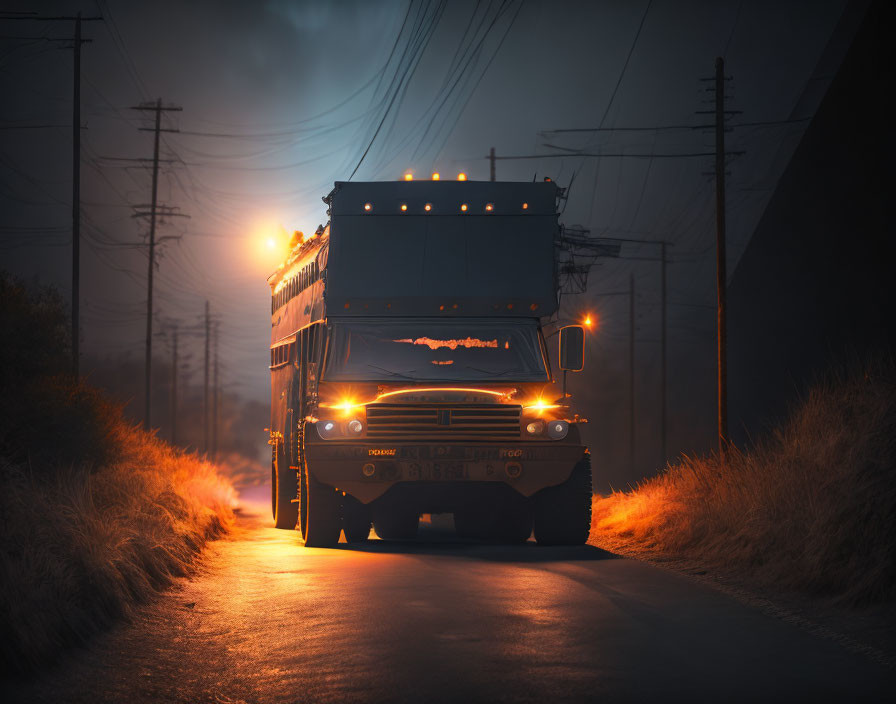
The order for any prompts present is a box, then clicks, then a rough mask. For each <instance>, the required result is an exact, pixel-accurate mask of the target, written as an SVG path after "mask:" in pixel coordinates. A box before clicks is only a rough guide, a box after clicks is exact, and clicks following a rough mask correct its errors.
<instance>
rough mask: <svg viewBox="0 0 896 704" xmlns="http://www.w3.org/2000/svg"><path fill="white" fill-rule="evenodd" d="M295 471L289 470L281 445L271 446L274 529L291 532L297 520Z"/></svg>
mask: <svg viewBox="0 0 896 704" xmlns="http://www.w3.org/2000/svg"><path fill="white" fill-rule="evenodd" d="M296 479H297V478H296V471H295V470H294V469H290V468H289V462H288V461H287V459H286V453H285V452H283V445H282V443H279V442H278V443H276V444H274V445H272V446H271V513H272V514H273V516H274V527H275V528H281V529H283V530H293V529H294V528H295V527H296V522H297V521H298V519H299V505H298V503H294V502H293V499H295V498H297V496H298V494H297V491H296V489H297V486H296Z"/></svg>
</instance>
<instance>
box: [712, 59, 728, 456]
mask: <svg viewBox="0 0 896 704" xmlns="http://www.w3.org/2000/svg"><path fill="white" fill-rule="evenodd" d="M715 85H716V125H715V126H716V277H717V278H716V286H717V289H718V332H717V337H718V372H719V378H718V392H719V398H718V411H719V455H720V456H722V457H724V456H725V455H726V453H727V450H728V349H727V335H728V331H727V320H726V316H727V300H726V299H727V297H726V287H727V283H728V275H727V265H726V258H725V257H726V255H725V61H724V59H722V57H717V58H716V80H715Z"/></svg>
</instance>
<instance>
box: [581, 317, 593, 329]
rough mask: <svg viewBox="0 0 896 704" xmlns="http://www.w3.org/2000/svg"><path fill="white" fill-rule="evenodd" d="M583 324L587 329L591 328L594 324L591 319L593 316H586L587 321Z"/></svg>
mask: <svg viewBox="0 0 896 704" xmlns="http://www.w3.org/2000/svg"><path fill="white" fill-rule="evenodd" d="M582 324H583V325H584V326H585V327H586V328H590V327H591V326H592V325H593V324H594V321H593V320H592V319H591V315H586V316H585V320H583V321H582Z"/></svg>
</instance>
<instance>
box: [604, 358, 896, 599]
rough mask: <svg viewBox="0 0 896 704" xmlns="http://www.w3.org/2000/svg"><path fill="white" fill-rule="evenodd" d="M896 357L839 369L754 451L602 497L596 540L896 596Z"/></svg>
mask: <svg viewBox="0 0 896 704" xmlns="http://www.w3.org/2000/svg"><path fill="white" fill-rule="evenodd" d="M894 480H896V364H894V362H893V360H892V359H888V360H886V361H883V362H881V361H878V362H876V363H874V364H869V365H866V366H865V368H864V369H862V370H861V371H859V372H855V373H851V374H841V375H837V376H835V377H834V376H832V378H830V379H828V380H827V381H825V382H824V383H822V384H820V385H818V386H817V387H816V388H814V389H813V390H812V391H811V392H810V393H809V394H808V396H807V397H806V398H805V399H803V400H802V402H801V403H800V404H799V405H798V407H796V408H795V409H794V411H793V413H792V414H791V417H790V418H789V420H788V421H787V422H786V423H785V424H784V425H783V426H782V427H781V428H780V429H778V430H777V431H776V432H774V433H773V434H772V435H771V437H769V438H767V439H765V440H764V441H762V442H760V443H758V444H757V445H756V446H755V447H754V448H753V449H751V450H750V451H749V452H744V453H740V452H736V451H735V452H732V453H730V454H729V457H728V459H727V462H720V460H719V458H718V457H717V456H711V457H706V458H688V457H684V458H682V460H681V462H680V463H679V464H677V465H675V466H670V467H668V468H667V469H666V471H665V472H663V473H662V474H661V475H659V476H657V477H655V478H653V479H650V480H647V481H645V482H643V483H642V484H640V485H639V486H638V487H636V488H635V489H634V490H633V491H628V492H617V493H613V494H611V495H610V496H606V497H595V499H594V513H593V518H592V532H591V542H593V543H595V544H597V545H600V546H601V547H605V548H609V549H615V550H619V551H622V552H627V553H629V554H634V555H643V556H645V557H651V558H669V557H673V558H683V559H686V560H689V561H691V562H696V563H698V564H702V565H704V566H706V567H708V568H717V569H722V570H725V571H727V572H728V573H729V574H734V575H737V576H738V577H740V578H743V579H745V580H746V581H750V582H753V583H757V584H760V585H764V586H768V587H773V588H776V589H784V590H794V591H799V592H803V593H807V594H812V595H817V596H826V597H833V598H834V599H835V600H836V601H837V602H839V603H842V604H860V603H875V602H883V601H888V600H893V599H894V597H896V481H894Z"/></svg>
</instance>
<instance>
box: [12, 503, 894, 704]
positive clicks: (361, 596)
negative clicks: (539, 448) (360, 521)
mask: <svg viewBox="0 0 896 704" xmlns="http://www.w3.org/2000/svg"><path fill="white" fill-rule="evenodd" d="M257 508H258V509H259V510H260V507H257ZM239 529H240V530H239V533H238V534H237V535H236V536H235V537H234V538H233V539H230V540H224V541H219V542H217V543H215V544H213V545H212V546H211V547H210V548H209V550H208V551H207V555H206V558H205V560H204V561H203V566H202V569H201V572H200V573H199V574H197V575H196V576H195V577H194V578H192V579H190V580H185V581H184V583H183V584H182V585H181V586H179V587H177V588H176V589H174V590H171V591H170V592H168V593H167V594H165V595H164V596H162V597H161V598H160V599H159V600H158V601H156V602H155V603H154V604H152V605H151V606H149V607H147V608H145V609H143V610H142V611H141V612H140V614H139V615H138V616H137V617H136V618H135V619H134V620H133V621H132V622H131V623H129V624H122V625H121V626H119V627H116V628H115V629H113V630H112V631H111V632H109V633H107V634H105V635H103V636H101V637H99V638H98V639H96V641H95V642H94V643H93V644H92V645H91V646H90V647H89V648H88V649H85V650H82V651H80V652H77V653H74V654H72V655H69V656H66V657H65V658H64V659H63V661H62V662H61V663H60V665H59V666H57V667H55V668H53V669H52V670H51V671H49V672H47V673H46V675H45V676H44V677H43V679H42V680H41V681H39V682H36V683H29V684H26V685H17V686H16V687H14V688H12V689H11V690H8V691H7V696H6V697H4V699H5V700H6V701H45V702H54V703H55V702H113V701H114V702H133V703H142V702H156V701H160V702H162V701H164V702H175V701H177V702H341V701H409V702H415V703H416V704H428V703H430V702H445V701H485V702H498V701H539V702H557V701H585V700H594V701H601V702H614V701H712V702H722V701H726V702H727V701H791V702H792V701H808V700H812V701H838V700H840V701H861V700H874V699H876V698H878V697H879V696H880V695H882V693H883V692H884V691H886V690H889V691H891V692H892V687H893V684H894V678H893V673H892V672H891V671H889V670H886V669H884V668H883V667H882V666H880V665H878V664H876V663H874V662H872V661H870V660H867V659H865V658H864V657H863V656H860V655H857V654H854V653H852V652H849V651H847V650H845V649H843V648H842V647H841V646H839V645H838V644H836V643H835V642H833V641H830V640H823V639H819V638H817V637H816V636H813V635H810V634H808V633H805V632H803V631H801V630H799V629H798V628H796V627H795V626H792V625H789V624H788V623H785V622H783V621H779V620H776V619H773V618H771V617H768V616H766V615H764V614H762V613H760V612H758V611H755V610H753V609H751V608H749V607H747V606H744V605H742V604H740V603H738V602H736V601H733V600H732V599H730V598H729V597H727V596H725V595H723V594H721V593H718V592H715V591H713V590H711V589H709V588H707V587H704V586H701V585H699V584H697V583H695V582H693V581H692V580H690V579H688V578H686V577H682V576H678V575H675V574H672V573H669V572H666V571H664V570H660V569H657V568H654V567H651V566H649V565H645V564H642V563H639V562H635V561H632V560H626V559H620V558H616V557H615V556H613V555H610V554H609V553H606V552H603V551H601V550H599V549H597V548H594V547H590V546H586V547H581V548H544V547H538V546H536V545H535V544H534V543H529V544H526V545H522V546H511V547H507V546H490V545H477V544H472V543H459V542H456V541H455V540H454V539H453V538H452V537H451V536H449V535H445V534H442V535H433V534H432V533H430V534H429V535H428V539H427V540H425V541H423V542H418V543H413V544H412V543H397V542H393V543H389V542H385V541H378V540H374V541H371V542H370V543H369V544H368V545H367V546H364V547H350V546H348V545H340V546H339V547H338V548H336V549H306V548H304V547H302V545H301V542H300V540H299V537H298V534H297V533H294V532H289V531H279V530H275V529H273V528H270V527H269V521H268V520H267V517H266V516H258V515H251V514H244V515H242V516H241V518H240V522H239Z"/></svg>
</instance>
